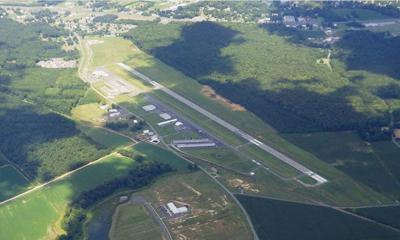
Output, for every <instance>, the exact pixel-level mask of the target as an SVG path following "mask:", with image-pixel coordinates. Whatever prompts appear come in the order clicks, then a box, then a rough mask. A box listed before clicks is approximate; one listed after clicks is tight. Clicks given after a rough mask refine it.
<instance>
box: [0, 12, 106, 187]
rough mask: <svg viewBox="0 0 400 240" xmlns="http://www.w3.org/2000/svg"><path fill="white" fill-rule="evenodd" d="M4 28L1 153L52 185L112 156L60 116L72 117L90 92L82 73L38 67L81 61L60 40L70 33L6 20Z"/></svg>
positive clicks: (0, 33)
mask: <svg viewBox="0 0 400 240" xmlns="http://www.w3.org/2000/svg"><path fill="white" fill-rule="evenodd" d="M0 25H1V28H0V99H1V101H0V116H1V118H0V129H1V131H0V142H1V143H2V144H1V145H0V152H2V153H3V154H4V155H5V156H6V157H7V158H8V159H9V160H10V161H11V162H12V163H13V164H15V165H16V166H17V167H18V168H19V169H20V170H21V171H22V172H23V173H24V175H26V176H27V177H28V178H29V179H30V180H31V181H47V180H49V179H51V178H53V177H55V176H57V175H60V174H62V173H64V172H66V171H68V170H71V169H73V168H76V167H78V166H80V165H82V164H84V163H87V162H89V161H93V160H96V159H97V158H99V157H101V156H104V155H105V154H107V153H108V152H109V151H110V149H107V148H106V147H104V146H102V145H99V144H98V143H96V142H94V141H93V140H91V139H90V138H89V137H87V136H85V135H84V134H83V133H82V132H81V131H80V130H79V128H78V126H76V123H75V122H74V121H72V120H70V119H68V118H66V117H64V116H62V115H59V114H58V113H63V114H70V111H71V109H72V108H73V107H74V106H75V105H76V104H77V103H78V102H79V100H80V99H81V98H82V97H83V96H84V94H85V92H86V90H87V88H88V87H87V85H86V84H85V83H84V82H82V81H81V80H80V79H79V78H78V77H77V76H76V69H47V68H41V67H38V66H36V63H37V62H38V61H40V60H47V59H49V58H53V57H65V56H67V57H68V58H69V57H72V58H76V57H77V56H76V53H75V52H74V53H69V52H65V51H64V50H62V48H61V44H60V43H58V42H57V38H58V37H60V36H63V35H64V34H67V33H66V32H65V31H64V30H60V29H55V28H53V27H51V26H50V25H48V24H46V23H41V24H26V25H24V24H20V23H17V22H14V21H12V20H9V19H0ZM70 54H72V55H70Z"/></svg>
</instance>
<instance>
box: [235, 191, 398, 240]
mask: <svg viewBox="0 0 400 240" xmlns="http://www.w3.org/2000/svg"><path fill="white" fill-rule="evenodd" d="M238 198H239V201H240V202H241V203H242V204H243V206H244V207H245V209H246V210H247V212H248V213H249V215H250V218H251V220H252V222H253V224H254V226H255V228H256V231H257V233H258V236H259V237H260V239H269V240H292V239H313V240H337V239H348V240H377V239H379V240H389V239H390V240H395V239H399V237H400V233H398V232H395V231H393V230H391V229H388V228H385V227H382V226H380V225H377V224H375V223H371V222H367V221H365V220H361V219H359V218H356V217H354V216H351V215H348V214H344V213H341V212H338V211H337V210H334V209H331V208H325V207H319V206H312V205H304V204H299V203H291V202H285V201H277V200H271V199H262V198H253V197H247V196H238Z"/></svg>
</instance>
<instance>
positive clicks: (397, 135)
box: [393, 128, 400, 140]
mask: <svg viewBox="0 0 400 240" xmlns="http://www.w3.org/2000/svg"><path fill="white" fill-rule="evenodd" d="M393 138H394V139H395V140H400V128H396V129H395V130H394V131H393Z"/></svg>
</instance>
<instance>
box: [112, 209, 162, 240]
mask: <svg viewBox="0 0 400 240" xmlns="http://www.w3.org/2000/svg"><path fill="white" fill-rule="evenodd" d="M117 211H118V212H117V213H116V218H115V219H114V222H113V225H114V228H113V230H112V231H111V234H110V239H111V240H128V239H135V240H149V239H151V240H155V239H160V240H161V239H162V235H161V232H160V228H159V226H158V225H157V224H156V223H155V222H154V220H153V219H152V218H151V216H150V215H149V213H148V212H147V210H146V208H145V207H144V206H143V205H139V204H127V205H123V206H120V207H119V208H118V210H117Z"/></svg>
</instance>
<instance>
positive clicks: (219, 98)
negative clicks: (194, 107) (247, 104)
mask: <svg viewBox="0 0 400 240" xmlns="http://www.w3.org/2000/svg"><path fill="white" fill-rule="evenodd" d="M201 93H202V94H204V95H205V96H207V97H209V98H211V99H212V100H214V101H216V102H219V103H222V104H223V105H224V106H227V107H228V108H230V109H231V110H232V111H246V109H245V108H244V107H243V106H241V105H239V104H237V103H233V102H231V101H229V100H228V99H226V98H224V97H222V96H221V95H218V94H217V93H216V92H215V91H214V89H212V88H211V87H210V86H207V85H204V86H203V87H202V89H201Z"/></svg>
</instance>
